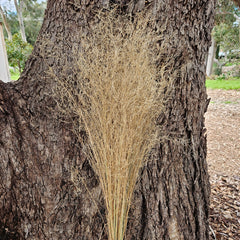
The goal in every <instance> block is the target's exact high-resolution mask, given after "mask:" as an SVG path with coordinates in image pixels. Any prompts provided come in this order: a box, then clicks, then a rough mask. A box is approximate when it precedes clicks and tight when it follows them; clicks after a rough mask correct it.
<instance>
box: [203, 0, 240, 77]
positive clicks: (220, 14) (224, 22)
mask: <svg viewBox="0 0 240 240" xmlns="http://www.w3.org/2000/svg"><path fill="white" fill-rule="evenodd" d="M239 16H240V12H239V7H238V6H237V5H235V4H234V2H233V1H230V0H227V1H223V0H218V1H217V7H216V18H215V26H214V29H213V32H212V35H213V41H212V47H211V49H212V51H211V52H209V57H208V66H207V69H208V71H207V75H208V76H210V75H211V74H212V69H213V63H214V62H215V63H216V64H217V67H216V69H215V73H217V74H221V72H222V67H223V66H224V65H225V64H226V63H228V61H229V60H231V58H236V57H239V52H237V51H236V50H238V49H240V42H239V29H240V21H239V20H240V18H239ZM211 49H210V50H211ZM232 50H233V51H234V54H233V53H231V52H232ZM219 53H220V56H219ZM228 55H229V57H228ZM230 56H231V57H230ZM219 57H221V58H223V57H224V61H219Z"/></svg>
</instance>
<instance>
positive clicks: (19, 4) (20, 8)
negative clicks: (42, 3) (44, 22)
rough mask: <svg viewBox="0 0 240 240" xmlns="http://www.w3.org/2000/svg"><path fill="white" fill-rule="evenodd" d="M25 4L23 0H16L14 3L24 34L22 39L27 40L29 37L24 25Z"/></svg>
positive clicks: (22, 33)
mask: <svg viewBox="0 0 240 240" xmlns="http://www.w3.org/2000/svg"><path fill="white" fill-rule="evenodd" d="M23 4H24V2H23V0H14V5H15V8H16V11H17V16H18V22H19V27H20V33H21V36H22V40H23V41H24V42H26V41H27V38H26V34H25V27H24V21H23Z"/></svg>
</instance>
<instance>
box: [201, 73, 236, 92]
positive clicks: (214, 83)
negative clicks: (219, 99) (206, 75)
mask: <svg viewBox="0 0 240 240" xmlns="http://www.w3.org/2000/svg"><path fill="white" fill-rule="evenodd" d="M206 87H207V88H210V89H225V90H240V78H237V77H231V78H228V79H227V80H226V79H225V76H220V77H217V78H216V79H215V80H212V79H207V80H206Z"/></svg>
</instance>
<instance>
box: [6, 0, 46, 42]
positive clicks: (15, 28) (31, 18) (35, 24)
mask: <svg viewBox="0 0 240 240" xmlns="http://www.w3.org/2000/svg"><path fill="white" fill-rule="evenodd" d="M24 6H25V7H24V9H23V20H24V26H25V33H26V38H27V42H29V43H30V44H31V45H34V43H35V41H36V39H37V36H38V33H39V30H40V28H41V26H42V21H43V16H44V10H45V8H46V1H42V2H40V3H39V2H37V1H36V0H24ZM5 12H6V17H7V21H8V23H9V25H10V26H11V32H12V34H13V35H14V34H15V33H18V32H19V22H18V16H17V13H16V12H10V11H5ZM4 36H5V37H7V32H6V31H5V29H4Z"/></svg>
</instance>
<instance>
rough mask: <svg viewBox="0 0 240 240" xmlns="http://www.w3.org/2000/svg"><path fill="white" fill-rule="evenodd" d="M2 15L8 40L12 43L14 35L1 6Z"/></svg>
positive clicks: (0, 12)
mask: <svg viewBox="0 0 240 240" xmlns="http://www.w3.org/2000/svg"><path fill="white" fill-rule="evenodd" d="M0 14H1V16H2V20H3V24H4V27H5V29H6V31H7V34H8V40H9V41H12V33H11V28H10V26H9V24H8V22H7V18H6V15H5V14H4V11H3V9H2V7H1V6H0Z"/></svg>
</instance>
